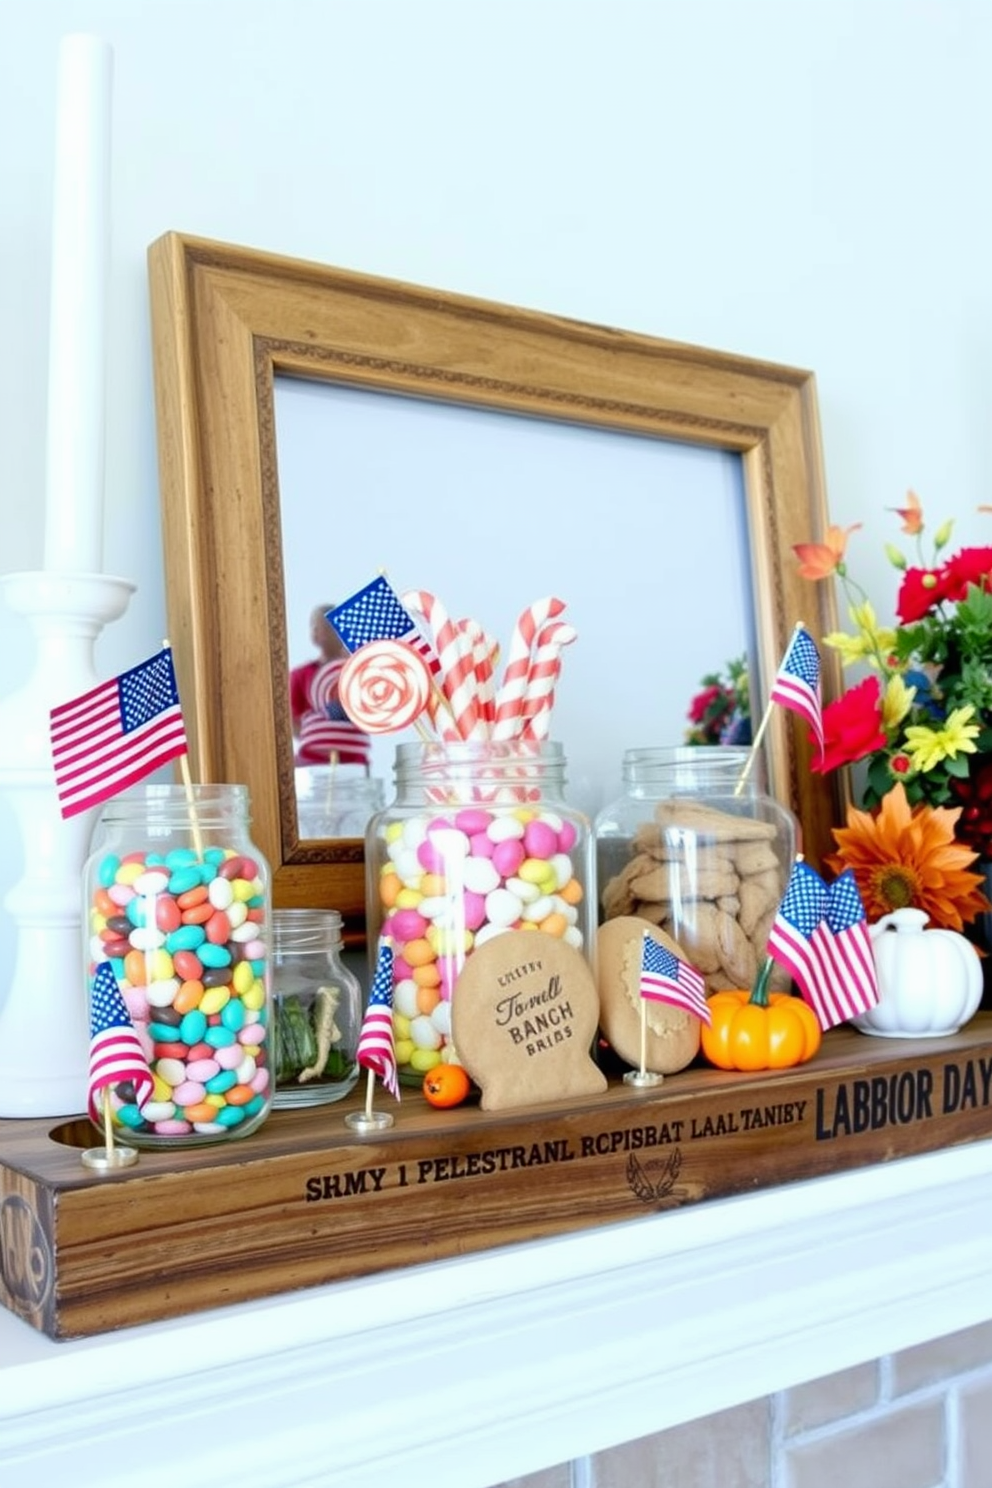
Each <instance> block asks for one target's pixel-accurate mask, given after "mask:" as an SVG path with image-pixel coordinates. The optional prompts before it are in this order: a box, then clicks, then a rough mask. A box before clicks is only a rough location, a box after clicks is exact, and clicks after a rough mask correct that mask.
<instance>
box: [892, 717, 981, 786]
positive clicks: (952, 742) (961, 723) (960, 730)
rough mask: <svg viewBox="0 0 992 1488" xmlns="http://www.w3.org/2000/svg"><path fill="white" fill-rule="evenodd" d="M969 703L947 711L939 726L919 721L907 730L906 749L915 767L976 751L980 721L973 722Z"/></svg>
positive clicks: (921, 768)
mask: <svg viewBox="0 0 992 1488" xmlns="http://www.w3.org/2000/svg"><path fill="white" fill-rule="evenodd" d="M974 711H975V710H974V708H973V707H972V705H971V704H970V703H969V704H968V706H967V707H966V708H955V709H954V712H953V713H950V714H948V716H947V717H946V718H945V719H944V722H943V725H942V726H941V727H940V728H929V727H928V726H927V725H926V724H916V725H913V726H912V727H910V728H908V729H907V730H906V752H907V754H909V755H910V756H911V758H912V761H913V768H914V769H915V770H921V771H926V770H932V769H933V767H934V765H939V764H940V762H941V760H945V759H953V758H954V756H955V755H957V754H975V753H976V746H975V739H976V738H977V737H978V735H979V734H980V733H981V731H982V730H981V727H980V726H979V725H978V724H977V723H970V722H969V719H970V718H971V717H972V715H973V713H974Z"/></svg>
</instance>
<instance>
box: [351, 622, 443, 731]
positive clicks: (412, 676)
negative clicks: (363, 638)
mask: <svg viewBox="0 0 992 1488" xmlns="http://www.w3.org/2000/svg"><path fill="white" fill-rule="evenodd" d="M430 694H431V674H430V669H429V667H428V665H427V663H426V661H425V660H424V658H423V657H422V656H421V655H420V653H419V652H417V651H415V650H414V649H413V647H412V646H409V645H407V643H406V641H390V640H383V641H369V642H368V643H367V644H366V645H364V646H360V647H359V648H358V650H357V651H354V652H352V654H351V656H349V657H348V660H347V661H346V662H345V664H344V667H343V668H342V671H341V680H340V682H339V684H338V696H339V697H340V699H341V706H342V707H343V708H344V711H345V712H346V713H347V715H348V717H349V718H350V719H351V721H352V723H355V724H357V725H358V727H359V728H360V729H363V730H364V731H365V733H367V734H391V733H396V732H397V731H398V730H399V729H405V728H407V727H408V726H409V725H410V724H411V723H415V722H416V721H417V719H418V718H419V717H420V715H421V713H423V711H424V709H425V708H426V707H427V702H428V699H429V697H430Z"/></svg>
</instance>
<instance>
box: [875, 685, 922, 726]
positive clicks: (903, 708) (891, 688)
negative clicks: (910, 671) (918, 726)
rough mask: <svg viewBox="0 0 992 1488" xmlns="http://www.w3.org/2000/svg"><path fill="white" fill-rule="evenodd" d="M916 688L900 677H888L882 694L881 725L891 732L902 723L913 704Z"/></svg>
mask: <svg viewBox="0 0 992 1488" xmlns="http://www.w3.org/2000/svg"><path fill="white" fill-rule="evenodd" d="M915 697H916V688H915V687H907V686H906V684H905V682H904V681H903V679H902V677H900V676H898V675H897V676H895V677H890V678H889V680H888V682H886V684H885V691H884V692H883V694H882V727H883V728H884V730H885V732H886V733H887V734H891V733H892V732H893V730H894V729H897V728H898V727H899V725H900V723H902V721H903V719H904V718H905V717H906V714H907V713H908V712H909V710H910V708H911V707H912V706H913V699H914V698H915Z"/></svg>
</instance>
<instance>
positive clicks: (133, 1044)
mask: <svg viewBox="0 0 992 1488" xmlns="http://www.w3.org/2000/svg"><path fill="white" fill-rule="evenodd" d="M128 1080H130V1081H132V1082H133V1083H134V1090H135V1104H136V1105H138V1106H143V1105H144V1103H145V1101H147V1100H150V1098H151V1096H152V1093H153V1091H154V1089H155V1082H154V1080H153V1079H152V1072H151V1070H150V1069H149V1067H148V1061H147V1059H146V1058H145V1051H144V1050H143V1049H142V1047H141V1040H140V1039H139V1038H138V1035H137V1033H136V1032H135V1029H134V1024H133V1023H132V1022H131V1015H130V1013H129V1012H128V1010H127V1004H126V1003H125V1001H124V997H123V994H122V993H121V989H120V987H119V986H118V984H117V978H116V977H115V976H114V968H113V967H112V966H111V964H110V962H109V961H101V962H100V963H99V965H98V966H97V968H96V971H95V973H94V975H93V988H92V994H91V997H90V1071H89V1089H88V1093H87V1104H88V1105H89V1111H90V1115H91V1116H92V1118H93V1120H94V1121H95V1122H97V1123H98V1124H99V1122H100V1121H101V1119H102V1111H101V1100H100V1094H101V1091H103V1090H104V1089H106V1087H107V1086H108V1085H117V1084H120V1083H121V1082H122V1081H128Z"/></svg>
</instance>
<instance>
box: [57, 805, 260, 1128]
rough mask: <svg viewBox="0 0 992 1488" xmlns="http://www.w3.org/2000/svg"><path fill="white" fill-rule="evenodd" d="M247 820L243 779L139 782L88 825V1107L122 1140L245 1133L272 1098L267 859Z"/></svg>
mask: <svg viewBox="0 0 992 1488" xmlns="http://www.w3.org/2000/svg"><path fill="white" fill-rule="evenodd" d="M249 829H250V815H249V801H248V792H247V790H246V788H245V787H244V786H240V785H189V786H188V787H187V786H183V785H158V784H146V785H142V786H138V787H135V788H133V789H131V790H127V791H124V792H122V793H121V794H120V795H119V796H116V797H114V798H113V799H112V800H110V801H108V802H107V803H106V805H105V806H104V808H103V811H102V814H101V817H100V819H99V821H98V823H97V826H96V829H95V831H94V835H93V841H92V845H91V853H90V856H89V859H88V860H87V863H86V866H85V869H84V894H85V904H84V917H83V925H84V939H85V952H86V968H85V969H86V980H87V986H88V988H89V995H90V1026H91V1035H92V1040H91V1043H92V1049H91V1060H90V1063H91V1074H90V1087H91V1093H90V1116H91V1118H92V1119H93V1120H94V1122H97V1118H98V1116H100V1117H101V1120H102V1121H103V1122H105V1121H106V1120H108V1119H109V1120H110V1121H111V1122H112V1123H113V1129H114V1130H116V1131H118V1133H119V1134H120V1135H121V1136H122V1137H123V1138H125V1139H126V1141H127V1142H129V1143H130V1144H132V1145H134V1146H137V1147H148V1148H168V1147H193V1146H199V1145H201V1144H207V1143H211V1142H221V1141H226V1140H228V1139H230V1138H236V1137H246V1136H248V1135H249V1134H250V1133H251V1132H253V1131H255V1130H256V1129H257V1128H258V1127H259V1126H260V1125H261V1123H262V1122H263V1121H264V1120H265V1118H266V1116H267V1115H268V1113H269V1111H270V1109H271V1106H272V1095H273V1080H272V1068H271V1045H272V996H271V987H270V962H271V952H270V940H271V923H270V921H271V911H270V906H269V869H268V865H267V864H266V862H265V859H264V858H263V857H262V855H261V854H260V852H259V851H258V848H257V847H255V845H254V844H253V843H252V841H251V838H250V834H249ZM94 1050H98V1052H99V1062H98V1059H97V1054H96V1053H94V1052H93V1051H94ZM94 1070H96V1075H95V1074H94ZM114 1076H119V1078H114ZM94 1086H97V1087H98V1097H97V1096H95V1095H94Z"/></svg>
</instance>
